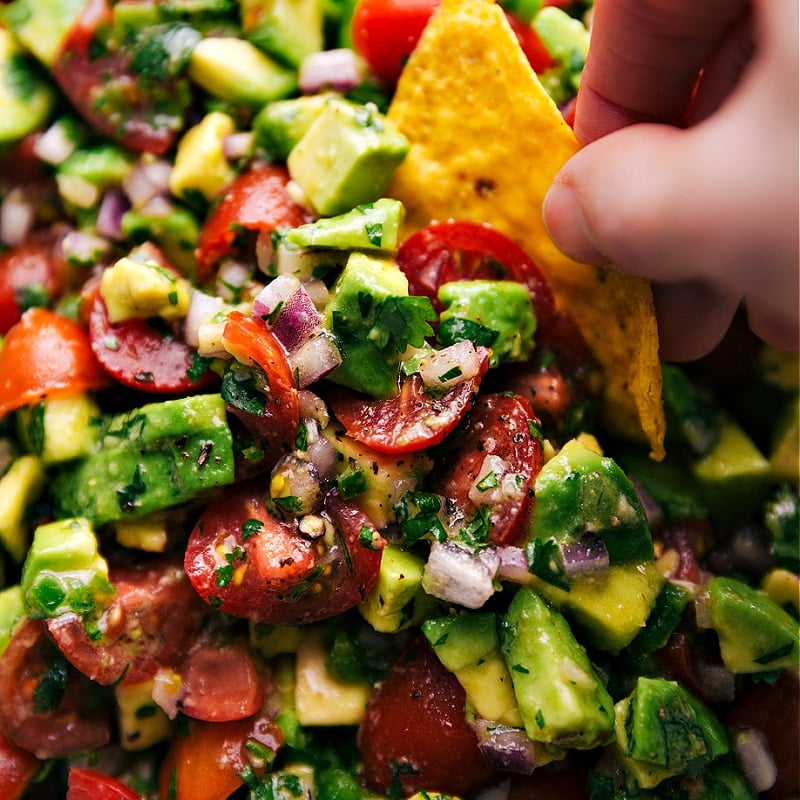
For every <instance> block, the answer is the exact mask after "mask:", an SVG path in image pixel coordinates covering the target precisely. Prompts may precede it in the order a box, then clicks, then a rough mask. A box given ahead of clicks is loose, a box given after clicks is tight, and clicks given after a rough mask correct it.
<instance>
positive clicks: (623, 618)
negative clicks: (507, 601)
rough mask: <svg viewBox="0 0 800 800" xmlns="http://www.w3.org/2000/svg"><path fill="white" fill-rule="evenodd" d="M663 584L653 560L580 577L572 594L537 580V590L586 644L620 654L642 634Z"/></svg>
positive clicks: (619, 565) (574, 580) (614, 565)
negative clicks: (570, 622)
mask: <svg viewBox="0 0 800 800" xmlns="http://www.w3.org/2000/svg"><path fill="white" fill-rule="evenodd" d="M663 582H664V579H663V577H662V576H661V573H660V572H659V571H658V568H657V567H656V565H655V564H654V563H653V562H652V561H643V562H641V563H640V564H612V565H611V566H610V567H609V568H608V569H607V570H606V571H604V572H602V573H599V574H597V575H580V576H578V577H576V578H574V579H573V580H572V582H571V583H570V586H569V591H565V590H564V589H561V588H559V587H557V586H554V585H553V584H551V583H546V582H545V581H541V580H539V579H538V578H535V579H534V585H535V586H536V588H537V590H538V591H539V592H540V593H541V594H542V595H543V596H544V597H546V598H547V599H548V600H549V601H550V602H551V603H552V604H553V605H555V606H556V608H558V609H559V610H560V611H561V612H562V613H563V614H565V615H566V616H568V617H569V618H570V619H571V620H573V621H574V622H575V623H576V624H577V625H578V626H579V627H580V629H581V631H582V632H583V635H584V636H585V638H586V641H587V642H588V643H590V644H592V645H593V646H594V647H596V648H597V649H598V650H602V651H604V652H607V653H618V652H619V651H620V650H622V648H623V647H626V646H627V645H629V644H630V643H631V642H632V641H633V640H634V638H635V637H636V636H637V635H638V634H639V633H641V631H642V629H643V628H644V626H645V624H646V623H647V620H648V618H649V616H650V613H651V611H652V609H653V606H654V605H655V602H656V598H657V597H658V594H659V591H660V590H661V587H662V585H663Z"/></svg>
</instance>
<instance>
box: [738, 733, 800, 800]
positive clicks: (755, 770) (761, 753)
mask: <svg viewBox="0 0 800 800" xmlns="http://www.w3.org/2000/svg"><path fill="white" fill-rule="evenodd" d="M787 733H788V731H787ZM733 746H734V748H735V749H736V754H737V755H738V756H739V761H740V763H741V765H742V772H744V775H745V777H746V778H747V782H748V783H749V784H750V788H751V789H752V790H753V791H754V792H766V791H767V789H770V788H771V787H772V786H773V785H774V784H775V781H776V780H777V778H778V768H777V767H776V766H775V760H774V759H773V757H772V753H771V752H770V750H769V745H768V744H767V740H766V737H765V736H764V734H763V733H762V732H761V731H760V730H758V729H756V728H748V729H747V730H743V731H738V732H737V733H736V735H735V736H734V738H733Z"/></svg>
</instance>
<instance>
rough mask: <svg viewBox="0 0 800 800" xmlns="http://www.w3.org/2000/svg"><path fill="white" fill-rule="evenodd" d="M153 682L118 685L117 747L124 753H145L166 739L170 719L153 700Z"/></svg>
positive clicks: (169, 732) (116, 694)
mask: <svg viewBox="0 0 800 800" xmlns="http://www.w3.org/2000/svg"><path fill="white" fill-rule="evenodd" d="M153 687H154V680H153V679H152V678H151V679H149V680H146V681H141V682H140V683H128V684H117V685H116V686H115V687H114V697H115V699H116V701H117V728H118V730H119V744H120V747H122V749H123V750H125V751H127V752H137V751H139V750H146V749H147V748H149V747H153V745H156V744H158V743H159V742H163V741H164V740H166V739H168V738H169V736H170V734H171V731H172V728H171V726H170V721H169V717H168V716H167V715H166V713H165V712H164V710H163V709H162V708H161V707H160V706H158V705H156V703H155V702H154V700H153Z"/></svg>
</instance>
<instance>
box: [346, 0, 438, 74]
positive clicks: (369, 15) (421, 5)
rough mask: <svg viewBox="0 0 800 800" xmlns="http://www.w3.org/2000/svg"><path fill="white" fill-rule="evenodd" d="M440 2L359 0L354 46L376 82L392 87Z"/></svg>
mask: <svg viewBox="0 0 800 800" xmlns="http://www.w3.org/2000/svg"><path fill="white" fill-rule="evenodd" d="M439 2H440V0H358V3H357V4H356V7H355V10H354V11H353V21H352V27H351V33H352V37H353V46H354V47H355V49H356V51H357V52H358V53H359V54H360V55H361V56H362V57H363V58H364V60H365V61H366V62H367V64H369V68H370V70H371V71H372V73H373V74H374V75H375V77H376V78H379V79H380V80H381V81H383V82H384V83H387V84H394V83H396V82H397V79H398V78H399V77H400V73H401V72H402V70H403V66H404V64H405V63H406V61H407V60H408V57H409V56H410V55H411V52H412V50H414V48H415V47H416V46H417V42H418V41H419V37H420V36H421V35H422V31H423V30H424V29H425V26H426V25H427V24H428V20H429V19H430V18H431V14H433V12H434V10H435V9H436V7H437V6H438V5H439Z"/></svg>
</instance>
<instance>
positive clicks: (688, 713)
mask: <svg viewBox="0 0 800 800" xmlns="http://www.w3.org/2000/svg"><path fill="white" fill-rule="evenodd" d="M614 711H615V715H616V720H615V730H616V735H617V743H616V747H617V749H618V751H619V753H620V755H621V756H622V759H623V764H624V765H625V767H626V768H627V769H628V770H629V771H631V772H632V773H633V775H634V777H635V778H636V780H637V781H638V783H639V785H640V786H641V787H642V788H646V789H649V788H652V787H653V786H656V785H658V784H659V783H660V782H661V781H662V780H664V779H665V778H668V777H670V776H672V775H677V774H679V773H682V772H684V771H686V770H688V769H690V768H697V767H698V766H701V765H702V764H705V763H708V762H710V761H713V760H714V759H715V758H718V757H720V756H722V755H725V753H727V752H728V751H729V749H730V746H729V744H728V737H727V734H726V732H725V727H724V726H723V725H722V723H721V722H720V721H719V720H718V719H717V718H716V717H715V716H714V714H713V713H712V712H711V711H710V710H709V709H708V708H706V706H705V705H703V703H701V702H700V701H699V700H698V699H697V698H695V697H693V696H692V695H691V694H689V692H687V691H686V690H685V689H684V688H683V687H682V686H681V685H680V684H678V683H676V682H675V681H668V680H666V679H664V678H647V677H644V676H641V677H639V679H638V681H637V684H636V688H635V689H634V690H633V692H632V693H631V694H630V695H629V696H628V697H626V698H625V699H624V700H620V702H619V703H617V705H616V706H615V708H614Z"/></svg>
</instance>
